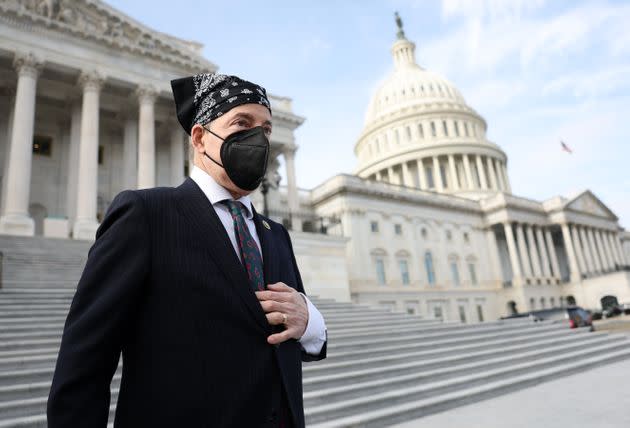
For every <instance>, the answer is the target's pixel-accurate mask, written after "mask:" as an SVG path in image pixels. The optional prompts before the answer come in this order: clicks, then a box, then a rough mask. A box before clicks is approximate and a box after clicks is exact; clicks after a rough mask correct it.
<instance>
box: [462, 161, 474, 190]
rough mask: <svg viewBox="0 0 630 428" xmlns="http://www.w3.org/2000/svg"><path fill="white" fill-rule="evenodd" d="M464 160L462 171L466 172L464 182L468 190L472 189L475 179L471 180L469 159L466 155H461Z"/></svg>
mask: <svg viewBox="0 0 630 428" xmlns="http://www.w3.org/2000/svg"><path fill="white" fill-rule="evenodd" d="M463 160H464V172H465V173H466V182H467V184H468V186H467V188H468V190H473V189H474V188H475V181H474V180H473V176H472V171H471V169H470V160H469V159H468V155H463Z"/></svg>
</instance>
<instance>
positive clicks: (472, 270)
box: [468, 263, 477, 285]
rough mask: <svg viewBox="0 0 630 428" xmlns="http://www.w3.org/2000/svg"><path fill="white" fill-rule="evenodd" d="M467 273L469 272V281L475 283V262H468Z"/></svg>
mask: <svg viewBox="0 0 630 428" xmlns="http://www.w3.org/2000/svg"><path fill="white" fill-rule="evenodd" d="M468 273H470V283H471V284H472V285H477V272H475V264H474V263H468Z"/></svg>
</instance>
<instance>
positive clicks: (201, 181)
mask: <svg viewBox="0 0 630 428" xmlns="http://www.w3.org/2000/svg"><path fill="white" fill-rule="evenodd" d="M190 178H191V179H192V180H193V181H194V182H195V183H197V185H198V186H199V187H200V188H201V190H202V191H203V193H204V194H205V195H206V197H207V198H208V200H209V201H210V203H211V204H212V206H215V205H216V204H218V203H219V202H221V201H224V200H226V199H230V200H234V198H233V197H232V195H230V192H229V191H228V190H227V189H226V188H225V187H223V186H221V185H220V184H219V183H217V182H216V181H215V179H214V178H212V176H210V175H209V174H208V173H207V172H205V171H204V170H203V169H201V168H199V167H198V166H197V165H193V168H192V171H191V172H190ZM236 200H237V201H239V202H241V203H242V204H243V205H244V206H245V213H244V215H245V217H246V218H247V219H248V220H251V219H252V217H254V213H253V210H252V200H251V198H250V197H249V195H245V196H241V197H240V198H238V199H236Z"/></svg>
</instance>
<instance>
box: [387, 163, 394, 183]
mask: <svg viewBox="0 0 630 428" xmlns="http://www.w3.org/2000/svg"><path fill="white" fill-rule="evenodd" d="M387 181H388V182H389V183H391V184H396V179H395V174H394V168H392V167H391V166H388V167H387Z"/></svg>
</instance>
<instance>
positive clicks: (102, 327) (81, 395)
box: [47, 190, 150, 428]
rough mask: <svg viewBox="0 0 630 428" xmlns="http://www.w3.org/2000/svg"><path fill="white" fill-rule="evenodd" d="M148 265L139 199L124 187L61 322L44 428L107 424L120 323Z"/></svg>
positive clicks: (145, 223)
mask: <svg viewBox="0 0 630 428" xmlns="http://www.w3.org/2000/svg"><path fill="white" fill-rule="evenodd" d="M149 269H150V232H149V225H148V221H147V219H146V215H145V210H144V202H143V200H142V197H141V196H140V195H138V193H137V192H134V191H131V190H125V191H123V192H121V193H119V194H118V195H117V196H116V197H115V198H114V200H113V201H112V203H111V204H110V206H109V208H108V210H107V213H106V214H105V218H104V219H103V222H102V223H101V225H100V226H99V228H98V229H97V231H96V240H95V242H94V244H93V245H92V247H91V248H90V251H89V252H88V259H87V263H86V265H85V268H84V270H83V273H82V274H81V279H80V280H79V283H78V286H77V291H76V293H75V296H74V298H73V300H72V304H71V306H70V312H69V313H68V317H67V319H66V323H65V326H64V332H63V337H62V341H61V347H60V349H59V356H58V358H57V365H56V369H55V374H54V377H53V382H52V387H51V390H50V395H49V398H48V406H47V416H48V426H49V428H62V427H64V428H65V427H75V428H76V427H90V428H99V427H103V428H104V427H105V426H106V425H107V418H108V415H109V406H110V383H111V380H112V376H113V375H114V372H115V371H116V368H117V366H118V360H119V358H120V352H121V348H122V343H123V341H124V332H125V327H126V326H127V325H128V323H129V321H130V318H131V316H132V314H133V308H134V306H135V305H136V304H137V303H138V300H139V299H140V297H141V292H142V288H143V284H144V283H145V280H146V278H147V275H148V272H149Z"/></svg>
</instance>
